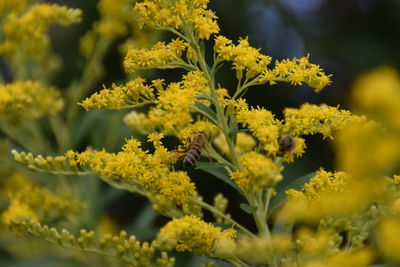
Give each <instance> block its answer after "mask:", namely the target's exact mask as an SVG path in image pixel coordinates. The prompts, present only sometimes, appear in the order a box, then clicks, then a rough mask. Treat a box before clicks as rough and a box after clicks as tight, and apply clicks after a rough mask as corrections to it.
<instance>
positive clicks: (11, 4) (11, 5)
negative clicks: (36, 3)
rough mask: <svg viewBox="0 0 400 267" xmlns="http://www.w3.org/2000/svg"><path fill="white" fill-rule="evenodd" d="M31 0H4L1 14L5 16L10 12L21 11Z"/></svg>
mask: <svg viewBox="0 0 400 267" xmlns="http://www.w3.org/2000/svg"><path fill="white" fill-rule="evenodd" d="M28 2H29V0H2V1H1V2H0V16H5V15H6V14H7V13H9V12H12V11H13V12H17V13H18V12H21V11H22V10H24V9H25V8H26V6H27V4H28Z"/></svg>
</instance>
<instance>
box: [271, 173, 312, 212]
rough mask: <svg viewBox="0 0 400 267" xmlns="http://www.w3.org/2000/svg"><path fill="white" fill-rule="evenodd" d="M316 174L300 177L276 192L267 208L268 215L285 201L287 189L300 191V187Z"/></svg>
mask: <svg viewBox="0 0 400 267" xmlns="http://www.w3.org/2000/svg"><path fill="white" fill-rule="evenodd" d="M315 173H316V172H311V173H309V174H306V175H304V176H301V177H299V178H297V179H295V180H294V181H293V182H292V183H290V184H289V185H288V186H286V187H284V188H283V189H282V190H280V191H278V193H277V194H276V196H275V197H274V198H273V199H272V201H271V204H270V206H269V214H271V213H272V212H273V211H274V210H275V209H276V208H277V207H278V206H280V205H282V204H283V202H284V201H285V200H286V193H285V192H286V191H287V190H289V189H300V187H301V186H302V185H303V184H305V183H307V182H308V181H310V179H311V178H312V177H314V176H315Z"/></svg>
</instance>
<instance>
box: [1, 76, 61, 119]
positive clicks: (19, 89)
mask: <svg viewBox="0 0 400 267" xmlns="http://www.w3.org/2000/svg"><path fill="white" fill-rule="evenodd" d="M63 106H64V102H63V100H62V98H61V97H60V93H59V91H57V90H56V89H55V88H51V87H50V88H49V87H47V86H45V85H43V84H41V83H40V82H38V81H16V82H13V83H9V84H4V85H0V114H1V115H2V116H3V117H5V118H7V119H8V120H11V121H21V120H32V119H37V118H40V117H43V116H45V115H53V114H55V113H57V112H59V111H60V110H61V109H62V108H63Z"/></svg>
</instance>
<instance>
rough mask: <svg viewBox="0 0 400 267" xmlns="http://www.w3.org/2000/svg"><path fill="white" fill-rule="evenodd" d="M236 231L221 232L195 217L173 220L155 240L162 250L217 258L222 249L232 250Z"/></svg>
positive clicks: (218, 228)
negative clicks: (173, 250)
mask: <svg viewBox="0 0 400 267" xmlns="http://www.w3.org/2000/svg"><path fill="white" fill-rule="evenodd" d="M235 235H236V231H235V230H233V229H227V230H222V229H221V228H220V227H216V226H213V225H211V224H209V223H206V222H204V221H202V220H201V219H200V218H198V217H196V216H185V217H182V218H179V219H173V220H172V221H170V222H168V223H167V224H166V225H164V227H162V228H161V230H160V232H159V234H158V235H157V238H156V240H155V243H156V247H157V248H159V249H163V250H171V249H176V250H177V251H180V252H182V251H189V252H192V253H194V254H195V255H204V256H217V255H218V253H219V252H220V251H222V250H223V249H226V248H227V247H229V248H234V246H235V243H234V238H235Z"/></svg>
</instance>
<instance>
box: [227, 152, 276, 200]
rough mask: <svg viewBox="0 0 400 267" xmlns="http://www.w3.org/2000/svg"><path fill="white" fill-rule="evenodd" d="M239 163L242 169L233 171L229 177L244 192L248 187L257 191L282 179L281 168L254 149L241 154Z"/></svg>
mask: <svg viewBox="0 0 400 267" xmlns="http://www.w3.org/2000/svg"><path fill="white" fill-rule="evenodd" d="M240 163H241V164H242V166H243V171H236V172H233V173H232V174H231V178H232V179H233V180H234V181H235V183H236V184H237V185H238V186H239V187H240V188H241V189H242V190H243V191H245V192H246V191H248V190H249V189H250V188H254V189H255V190H256V191H259V190H261V189H264V188H269V187H272V186H274V185H276V184H277V183H278V182H279V181H280V180H281V179H282V175H281V171H282V168H281V167H279V166H278V165H277V164H276V163H275V162H274V161H273V160H272V159H270V158H267V157H266V156H264V155H262V154H260V153H257V152H255V151H251V152H248V153H245V154H243V155H242V156H241V157H240Z"/></svg>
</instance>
